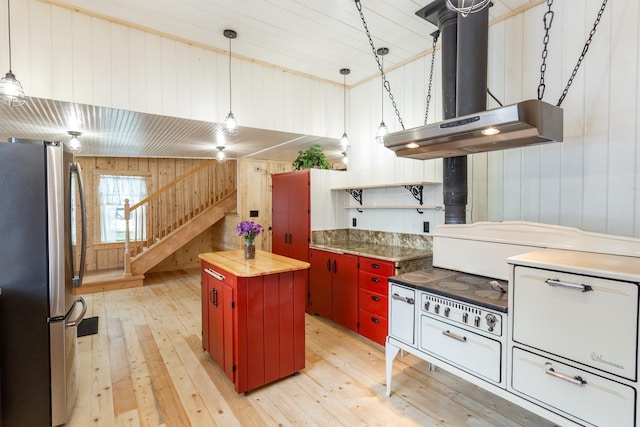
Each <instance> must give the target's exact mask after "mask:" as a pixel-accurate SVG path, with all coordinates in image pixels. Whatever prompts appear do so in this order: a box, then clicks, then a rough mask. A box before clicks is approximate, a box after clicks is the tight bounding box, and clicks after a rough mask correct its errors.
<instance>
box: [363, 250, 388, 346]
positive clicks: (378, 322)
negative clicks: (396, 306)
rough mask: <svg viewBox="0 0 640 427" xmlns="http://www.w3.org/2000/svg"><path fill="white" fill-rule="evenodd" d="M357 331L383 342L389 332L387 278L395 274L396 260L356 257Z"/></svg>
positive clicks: (379, 342) (382, 343)
mask: <svg viewBox="0 0 640 427" xmlns="http://www.w3.org/2000/svg"><path fill="white" fill-rule="evenodd" d="M358 264H359V266H360V269H359V272H358V286H359V290H358V298H359V300H358V307H359V310H358V332H359V333H360V334H361V335H363V336H365V337H367V338H369V339H370V340H372V341H375V342H377V343H378V344H380V345H384V344H385V341H386V338H387V334H388V323H387V316H388V314H387V313H388V312H389V306H388V304H389V302H388V297H387V295H388V286H389V285H388V278H389V276H393V275H394V274H395V271H396V270H395V263H393V262H391V261H382V260H379V259H375V258H367V257H359V259H358Z"/></svg>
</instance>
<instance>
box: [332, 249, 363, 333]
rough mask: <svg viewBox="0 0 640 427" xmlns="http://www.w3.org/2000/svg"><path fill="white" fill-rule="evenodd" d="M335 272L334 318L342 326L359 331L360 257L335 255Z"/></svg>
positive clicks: (333, 257)
mask: <svg viewBox="0 0 640 427" xmlns="http://www.w3.org/2000/svg"><path fill="white" fill-rule="evenodd" d="M331 267H332V272H333V298H332V300H333V304H332V305H333V309H332V311H333V317H332V319H333V320H334V321H336V322H338V323H339V324H341V325H342V326H345V327H347V328H349V329H351V330H353V331H357V330H358V257H357V256H356V255H349V254H341V255H340V254H334V255H333V256H332V261H331Z"/></svg>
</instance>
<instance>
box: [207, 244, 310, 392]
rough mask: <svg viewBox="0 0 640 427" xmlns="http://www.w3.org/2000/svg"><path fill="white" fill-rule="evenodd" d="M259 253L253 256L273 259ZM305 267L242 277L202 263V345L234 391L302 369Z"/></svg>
mask: <svg viewBox="0 0 640 427" xmlns="http://www.w3.org/2000/svg"><path fill="white" fill-rule="evenodd" d="M228 252H233V251H228ZM235 252H237V253H238V256H239V257H242V251H235ZM258 252H259V253H258V254H256V258H258V257H259V256H262V257H263V258H266V257H268V256H274V255H273V254H270V253H268V252H263V251H258ZM224 253H226V252H221V254H224ZM205 255H209V254H201V255H200V257H201V258H203V256H205ZM275 256H276V257H277V255H275ZM280 258H282V257H280ZM251 261H252V262H253V261H258V260H257V259H256V260H251ZM292 261H294V260H292ZM296 262H298V261H296ZM307 266H308V264H306V263H305V267H304V268H299V267H298V269H297V270H295V269H294V268H291V269H289V271H283V272H279V273H273V274H268V273H265V274H260V275H253V273H251V272H250V273H251V274H250V275H248V277H241V276H239V275H235V274H233V273H231V272H230V271H228V270H225V269H223V268H221V267H219V266H218V265H216V264H214V263H209V262H207V261H205V260H204V259H202V346H203V348H204V349H205V350H206V351H207V352H208V353H209V354H210V355H211V357H212V358H213V360H215V362H216V363H217V364H218V365H219V366H220V368H221V369H222V370H223V371H224V373H225V374H226V375H227V376H228V377H229V379H231V381H232V382H233V384H234V386H235V390H236V392H238V393H243V392H247V391H248V390H252V389H255V388H257V387H260V386H262V385H265V384H268V383H270V382H272V381H275V380H277V379H280V378H283V377H285V376H288V375H291V374H294V373H295V372H298V371H299V370H301V369H303V368H304V365H305V335H304V333H305V324H304V313H305V289H306V285H307V278H308V272H307V268H306V267H307ZM260 270H262V271H264V269H262V268H260ZM247 271H249V268H247Z"/></svg>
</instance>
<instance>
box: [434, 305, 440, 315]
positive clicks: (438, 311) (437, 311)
mask: <svg viewBox="0 0 640 427" xmlns="http://www.w3.org/2000/svg"><path fill="white" fill-rule="evenodd" d="M433 311H435V312H436V314H440V304H436V306H435V307H433Z"/></svg>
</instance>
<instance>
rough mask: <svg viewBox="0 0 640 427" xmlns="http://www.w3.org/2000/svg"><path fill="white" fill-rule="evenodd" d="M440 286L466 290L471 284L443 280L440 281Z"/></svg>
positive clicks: (454, 289) (453, 289)
mask: <svg viewBox="0 0 640 427" xmlns="http://www.w3.org/2000/svg"><path fill="white" fill-rule="evenodd" d="M438 287H440V288H444V289H449V290H452V291H466V290H467V289H469V285H467V284H466V283H461V282H452V281H442V282H438Z"/></svg>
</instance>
